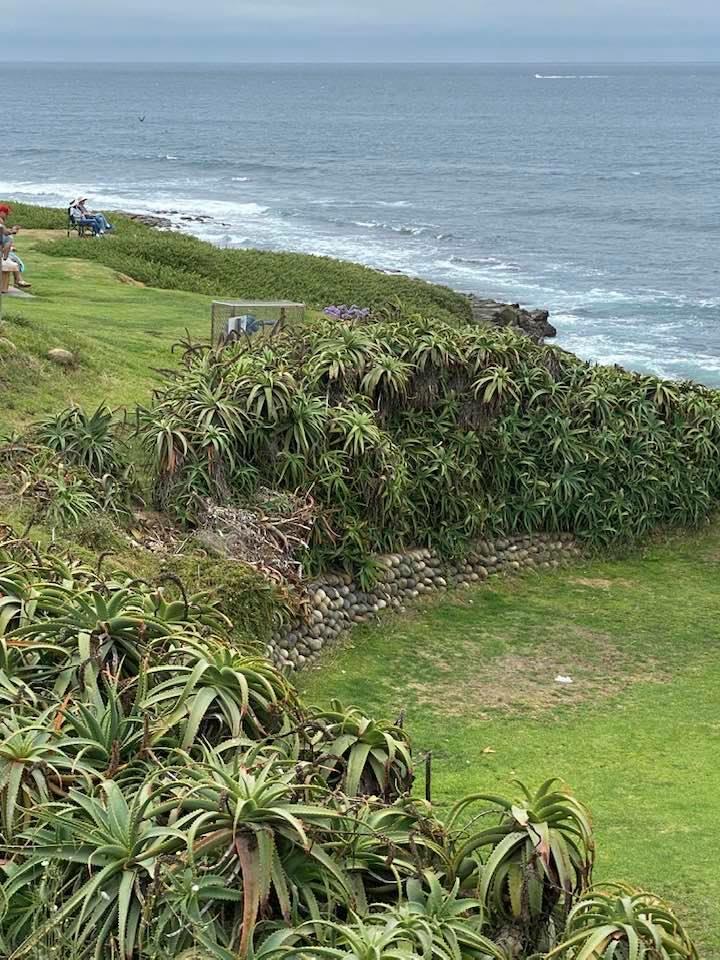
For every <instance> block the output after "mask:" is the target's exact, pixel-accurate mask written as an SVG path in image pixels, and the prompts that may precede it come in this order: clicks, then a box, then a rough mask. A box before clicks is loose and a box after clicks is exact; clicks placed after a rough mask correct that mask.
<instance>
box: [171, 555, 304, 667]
mask: <svg viewBox="0 0 720 960" xmlns="http://www.w3.org/2000/svg"><path fill="white" fill-rule="evenodd" d="M164 569H165V570H166V571H167V572H168V573H172V574H174V575H176V576H178V577H180V579H181V580H182V582H183V583H185V584H187V585H188V587H190V588H192V589H194V590H206V591H208V592H209V594H210V595H211V596H213V597H214V598H215V599H216V600H217V601H218V602H219V603H221V604H222V608H223V610H224V611H225V613H226V614H227V616H228V617H229V618H230V619H231V620H232V622H233V624H234V625H235V628H236V630H237V631H238V635H239V636H240V637H241V638H242V640H243V642H244V643H245V644H247V645H248V646H255V647H258V646H259V647H260V648H261V649H263V648H264V646H265V644H266V643H267V642H268V640H269V639H270V635H271V634H272V632H273V630H276V629H277V628H278V627H279V626H280V625H281V624H282V623H284V622H286V621H287V620H289V619H290V618H291V617H292V615H293V614H294V613H296V609H295V606H294V604H293V601H292V600H291V598H290V594H289V593H288V592H287V591H286V590H284V589H283V588H282V587H280V586H279V585H275V584H272V583H271V582H270V581H269V580H267V578H266V577H264V576H262V575H261V574H260V573H258V572H257V571H255V570H254V569H253V568H252V567H250V566H248V565H247V564H245V563H241V562H239V561H237V560H221V559H218V558H215V557H212V558H210V557H207V556H202V555H200V554H193V553H188V554H182V555H179V556H174V557H169V558H168V559H167V560H166V562H165V564H164Z"/></svg>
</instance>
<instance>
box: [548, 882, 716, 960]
mask: <svg viewBox="0 0 720 960" xmlns="http://www.w3.org/2000/svg"><path fill="white" fill-rule="evenodd" d="M697 956H698V954H697V951H696V949H695V946H694V945H693V943H692V941H691V940H690V938H689V937H688V935H687V933H686V931H685V930H684V928H683V926H682V924H681V923H680V921H679V920H678V919H677V917H676V916H675V914H674V913H673V911H672V909H671V908H670V907H669V906H668V905H667V904H666V903H664V902H663V901H662V900H661V899H660V898H659V897H655V896H653V895H652V894H649V893H646V892H644V891H642V890H637V889H635V888H633V887H630V886H628V885H626V884H604V885H601V886H597V887H593V888H592V889H591V890H589V891H588V892H587V893H586V894H585V895H584V896H583V897H582V899H580V900H579V901H578V902H577V903H576V904H575V906H574V907H573V909H572V910H571V912H570V915H569V916H568V920H567V927H566V928H565V934H564V937H563V941H562V943H560V944H559V945H558V946H556V947H555V948H554V949H553V950H551V951H550V952H549V953H548V954H547V960H551V958H554V957H558V958H563V960H595V958H597V960H610V958H614V960H631V958H632V960H646V958H647V960H651V958H652V960H697Z"/></svg>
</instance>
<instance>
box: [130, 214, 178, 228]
mask: <svg viewBox="0 0 720 960" xmlns="http://www.w3.org/2000/svg"><path fill="white" fill-rule="evenodd" d="M118 213H119V214H120V216H122V217H127V218H128V220H134V221H135V222H136V223H144V224H145V226H146V227H156V228H158V229H159V230H171V229H172V220H169V219H168V218H167V217H160V216H156V215H155V214H152V213H130V212H129V211H127V210H118Z"/></svg>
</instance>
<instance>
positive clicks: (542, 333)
mask: <svg viewBox="0 0 720 960" xmlns="http://www.w3.org/2000/svg"><path fill="white" fill-rule="evenodd" d="M118 213H120V214H121V215H122V216H123V217H127V218H128V220H134V221H135V222H136V223H142V224H144V225H145V226H146V227H153V228H155V229H156V230H179V229H181V228H182V227H183V226H185V225H186V224H189V223H213V222H215V218H214V217H210V216H207V215H205V214H181V213H180V211H179V210H157V211H155V212H154V213H132V212H130V211H127V210H118ZM173 217H175V218H176V220H173V219H172V218H173ZM179 221H182V223H180V222H179ZM218 223H220V225H221V226H228V224H225V223H221V222H220V221H218ZM383 272H387V273H399V272H400V271H395V270H392V271H391V270H388V271H383ZM468 300H469V301H470V310H471V313H472V321H473V323H476V324H480V325H482V324H487V325H489V326H492V327H509V328H511V329H513V330H516V331H517V332H518V333H523V334H525V336H527V337H530V339H531V340H534V341H535V342H536V343H542V342H543V341H544V340H545V339H547V338H550V337H554V336H556V335H557V329H556V328H555V327H554V326H553V325H552V324H551V323H550V321H549V319H548V318H549V312H548V311H547V310H526V309H525V308H524V307H521V306H520V304H519V303H501V302H500V301H498V300H490V299H487V298H484V297H480V296H478V295H477V294H474V293H473V294H468Z"/></svg>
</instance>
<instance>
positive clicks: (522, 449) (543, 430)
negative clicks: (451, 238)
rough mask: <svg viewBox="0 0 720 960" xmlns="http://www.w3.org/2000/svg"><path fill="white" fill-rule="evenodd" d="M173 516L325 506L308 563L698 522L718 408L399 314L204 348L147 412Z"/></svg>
mask: <svg viewBox="0 0 720 960" xmlns="http://www.w3.org/2000/svg"><path fill="white" fill-rule="evenodd" d="M140 423H141V435H142V437H143V439H144V441H145V444H146V448H147V450H148V452H149V453H150V455H151V458H152V460H153V467H154V473H155V478H156V484H155V493H156V497H157V499H158V502H159V503H161V504H162V505H164V506H166V507H167V508H168V509H170V510H172V511H174V512H175V514H176V515H178V516H180V517H181V518H182V519H184V520H189V521H192V520H193V517H194V515H195V513H196V512H197V510H198V508H199V505H200V504H201V503H202V502H203V500H204V499H205V498H207V497H210V498H213V499H216V500H220V501H223V502H232V501H233V500H241V499H242V498H244V497H246V496H247V495H248V494H249V493H251V492H252V491H253V490H254V489H255V488H256V487H258V486H268V487H271V488H276V489H285V490H288V491H301V492H302V493H303V494H308V495H311V496H312V497H313V498H314V499H315V501H316V503H317V505H318V508H319V510H320V514H321V518H320V522H318V523H317V524H316V527H315V535H314V541H313V544H312V549H311V555H310V558H309V559H310V562H311V566H314V567H316V568H317V567H322V566H327V565H331V564H336V563H338V562H341V563H344V564H346V565H355V564H361V563H363V562H365V561H366V558H367V557H368V556H369V555H371V554H372V553H374V552H378V551H380V552H383V551H388V550H393V549H397V548H399V547H400V546H402V545H405V544H412V545H418V544H421V545H425V544H427V545H430V544H432V545H433V546H436V547H439V548H441V549H444V550H447V551H448V552H455V551H458V550H460V549H462V547H463V545H464V544H466V543H467V541H468V540H469V539H471V538H473V537H478V536H481V535H483V534H486V533H497V532H504V533H512V532H524V531H530V530H535V531H542V530H545V531H563V530H572V531H573V532H574V533H575V534H576V535H577V536H578V537H580V538H582V539H583V540H585V541H586V542H589V543H591V544H601V545H603V544H607V543H610V542H612V541H615V540H621V539H632V538H638V537H642V536H643V535H646V534H647V533H648V532H649V531H651V530H652V529H654V528H656V527H658V526H661V525H666V524H687V525H690V524H696V523H698V522H699V521H701V520H702V519H703V518H704V517H705V516H706V515H707V514H708V512H709V511H710V510H711V509H713V507H714V506H715V505H716V503H717V499H718V494H719V493H720V471H719V470H718V464H719V463H720V396H719V395H718V393H717V391H713V390H710V389H707V388H704V387H701V386H699V385H697V384H694V383H691V382H678V383H673V382H668V381H663V380H660V379H657V378H655V377H650V376H642V375H639V374H632V373H628V372H626V371H624V370H621V369H618V368H609V367H597V366H593V365H591V364H588V363H585V362H583V361H581V360H579V359H578V358H577V357H574V356H572V355H571V354H568V353H566V352H564V351H563V350H561V349H559V348H557V347H551V346H546V345H542V346H541V345H536V344H533V343H531V342H530V341H528V340H527V339H525V338H524V337H521V336H519V335H516V334H514V333H512V332H510V331H506V330H496V329H487V328H479V327H473V326H471V325H463V326H454V325H451V324H447V323H444V322H442V321H439V320H428V319H423V318H421V317H417V316H408V315H406V314H405V312H404V311H395V310H391V311H384V312H382V313H380V314H377V313H376V314H375V315H374V316H370V317H361V318H358V319H354V320H343V319H337V318H334V317H326V318H324V319H322V320H318V321H316V322H314V323H312V324H311V325H309V326H308V327H307V328H306V329H303V330H291V331H287V332H285V333H282V334H280V335H279V336H277V337H275V338H272V339H262V338H260V339H254V340H244V341H242V342H239V343H236V344H234V345H230V346H228V347H225V348H224V349H220V350H211V349H209V348H202V347H199V346H189V347H188V349H187V352H186V354H185V362H184V365H183V367H182V368H181V369H180V371H179V372H178V371H174V372H172V373H171V374H169V375H168V377H167V379H166V381H165V383H164V384H163V385H162V386H161V388H160V389H159V390H158V393H157V395H156V400H155V402H154V403H153V404H152V405H151V406H150V407H149V408H148V409H145V410H143V411H141V412H140Z"/></svg>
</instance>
